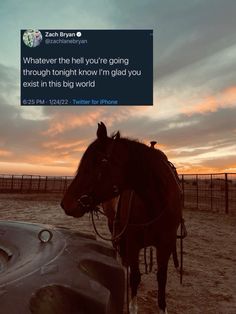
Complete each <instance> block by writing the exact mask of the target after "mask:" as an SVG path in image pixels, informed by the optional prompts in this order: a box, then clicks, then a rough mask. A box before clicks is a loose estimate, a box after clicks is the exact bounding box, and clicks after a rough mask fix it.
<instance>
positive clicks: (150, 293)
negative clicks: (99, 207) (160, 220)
mask: <svg viewBox="0 0 236 314" xmlns="http://www.w3.org/2000/svg"><path fill="white" fill-rule="evenodd" d="M59 203H60V197H59V196H56V195H51V196H50V195H22V194H14V195H12V194H0V219H1V220H23V221H28V222H40V223H45V224H51V225H54V226H57V227H68V228H70V229H72V230H77V231H78V230H80V231H84V232H90V233H92V232H93V231H92V226H91V223H90V220H89V217H88V216H86V217H84V218H83V219H75V218H70V217H66V216H65V214H64V213H63V211H62V209H61V208H60V206H59ZM184 218H185V221H186V226H187V229H188V237H187V238H186V239H185V240H184V279H183V285H180V284H179V276H178V274H177V273H176V271H175V269H174V267H173V263H172V261H170V264H169V272H168V283H167V305H168V313H169V314H177V313H178V314H180V313H184V314H198V313H204V314H220V313H222V314H223V313H224V314H235V313H236V296H235V294H236V228H235V227H236V216H230V215H229V216H226V215H224V214H217V213H210V212H206V211H191V210H185V212H184ZM99 230H100V231H101V232H102V233H103V234H107V232H108V231H107V228H106V223H105V221H103V220H101V219H100V220H99ZM141 269H142V272H144V267H143V262H141ZM155 270H156V265H155V267H154V268H153V272H152V273H150V274H148V275H145V274H143V276H142V284H141V286H140V289H139V313H143V314H144V313H145V314H149V313H150V314H151V313H158V310H157V306H156V294H157V288H156V287H157V284H156V275H155Z"/></svg>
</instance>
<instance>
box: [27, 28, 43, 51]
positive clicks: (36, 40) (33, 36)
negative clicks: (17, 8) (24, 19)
mask: <svg viewBox="0 0 236 314" xmlns="http://www.w3.org/2000/svg"><path fill="white" fill-rule="evenodd" d="M42 39H43V36H42V34H41V32H40V31H39V30H34V29H28V30H27V31H25V32H24V34H23V42H24V43H25V45H26V46H27V47H30V48H34V47H37V46H39V45H40V43H41V41H42Z"/></svg>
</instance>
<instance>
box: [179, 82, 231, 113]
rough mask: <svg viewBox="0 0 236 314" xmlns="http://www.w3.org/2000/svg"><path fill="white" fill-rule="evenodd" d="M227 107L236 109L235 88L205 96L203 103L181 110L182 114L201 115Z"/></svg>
mask: <svg viewBox="0 0 236 314" xmlns="http://www.w3.org/2000/svg"><path fill="white" fill-rule="evenodd" d="M227 107H236V86H232V87H228V88H227V89H225V90H223V91H222V92H221V93H218V94H216V95H211V96H207V97H206V98H205V99H204V101H203V102H200V103H198V104H196V105H194V106H191V107H190V106H186V107H184V108H183V109H182V112H184V113H185V114H187V115H192V114H193V113H201V114H203V113H206V112H209V111H211V112H213V111H217V110H219V109H220V108H227Z"/></svg>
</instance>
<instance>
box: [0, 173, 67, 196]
mask: <svg viewBox="0 0 236 314" xmlns="http://www.w3.org/2000/svg"><path fill="white" fill-rule="evenodd" d="M72 179H73V177H58V176H54V177H53V176H35V175H8V174H1V175H0V193H64V192H65V190H66V189H67V187H68V186H69V184H70V183H71V181H72Z"/></svg>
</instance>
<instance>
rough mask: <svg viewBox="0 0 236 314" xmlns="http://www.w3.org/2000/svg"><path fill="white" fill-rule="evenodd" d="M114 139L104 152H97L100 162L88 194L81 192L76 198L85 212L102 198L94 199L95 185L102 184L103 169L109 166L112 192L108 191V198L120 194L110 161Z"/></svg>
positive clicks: (93, 209)
mask: <svg viewBox="0 0 236 314" xmlns="http://www.w3.org/2000/svg"><path fill="white" fill-rule="evenodd" d="M115 141H116V139H112V143H111V145H110V146H109V148H108V150H107V151H106V152H105V153H102V152H99V155H100V156H101V158H100V161H99V164H100V165H99V172H98V173H97V175H96V177H95V181H94V184H93V185H92V187H91V189H90V192H89V193H88V194H83V195H82V196H80V198H78V199H77V203H78V205H79V206H80V207H81V208H82V209H83V210H84V212H85V213H87V212H93V211H95V210H96V207H97V205H98V203H101V202H102V200H99V201H97V200H96V198H95V191H96V189H97V186H98V185H99V184H102V178H103V172H104V169H107V168H109V173H110V175H109V176H110V177H111V185H112V193H110V195H109V198H114V197H116V196H117V195H119V194H120V187H119V185H118V184H117V183H116V182H115V180H114V178H113V176H112V166H111V162H110V160H111V156H112V153H113V150H114V145H115Z"/></svg>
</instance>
